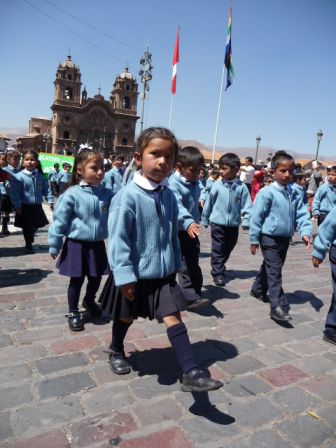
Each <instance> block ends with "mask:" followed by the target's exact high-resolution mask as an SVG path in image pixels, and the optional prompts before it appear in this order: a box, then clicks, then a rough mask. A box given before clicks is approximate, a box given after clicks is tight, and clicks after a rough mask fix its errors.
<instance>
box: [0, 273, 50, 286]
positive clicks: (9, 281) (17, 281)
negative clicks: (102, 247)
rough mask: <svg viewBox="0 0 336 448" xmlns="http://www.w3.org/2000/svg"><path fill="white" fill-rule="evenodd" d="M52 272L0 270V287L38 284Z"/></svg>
mask: <svg viewBox="0 0 336 448" xmlns="http://www.w3.org/2000/svg"><path fill="white" fill-rule="evenodd" d="M52 272H53V271H50V270H43V269H1V270H0V287H5V286H16V285H31V284H33V283H39V282H40V281H41V280H43V279H44V278H46V277H47V276H48V275H49V274H51V273H52Z"/></svg>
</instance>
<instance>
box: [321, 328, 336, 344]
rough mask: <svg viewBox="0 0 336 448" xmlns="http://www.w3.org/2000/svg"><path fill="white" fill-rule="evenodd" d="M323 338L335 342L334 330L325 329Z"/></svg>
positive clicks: (335, 334) (335, 332)
mask: <svg viewBox="0 0 336 448" xmlns="http://www.w3.org/2000/svg"><path fill="white" fill-rule="evenodd" d="M323 340H324V341H326V342H330V343H331V344H336V331H332V330H325V331H324V334H323Z"/></svg>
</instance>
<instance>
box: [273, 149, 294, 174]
mask: <svg viewBox="0 0 336 448" xmlns="http://www.w3.org/2000/svg"><path fill="white" fill-rule="evenodd" d="M288 160H290V161H292V162H293V164H294V159H293V157H292V156H291V155H290V154H287V152H286V151H277V152H276V153H275V154H274V156H273V157H272V159H271V168H272V170H276V169H277V168H278V166H279V165H280V163H283V162H284V161H288Z"/></svg>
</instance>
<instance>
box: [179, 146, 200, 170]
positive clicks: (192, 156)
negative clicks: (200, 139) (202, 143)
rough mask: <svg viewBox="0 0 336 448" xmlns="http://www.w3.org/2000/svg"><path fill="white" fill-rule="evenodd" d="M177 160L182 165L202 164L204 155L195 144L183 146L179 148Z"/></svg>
mask: <svg viewBox="0 0 336 448" xmlns="http://www.w3.org/2000/svg"><path fill="white" fill-rule="evenodd" d="M177 162H178V163H180V164H181V165H182V166H184V167H187V166H200V165H201V166H202V165H203V164H204V156H203V154H202V153H201V151H200V150H199V149H198V148H196V146H185V147H184V148H182V149H180V150H179V152H178V155H177Z"/></svg>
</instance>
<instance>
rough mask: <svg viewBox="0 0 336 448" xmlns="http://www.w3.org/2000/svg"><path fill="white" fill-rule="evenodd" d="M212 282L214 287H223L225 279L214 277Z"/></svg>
mask: <svg viewBox="0 0 336 448" xmlns="http://www.w3.org/2000/svg"><path fill="white" fill-rule="evenodd" d="M213 280H214V283H215V285H217V286H225V278H224V277H215V278H214V279H213Z"/></svg>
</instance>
